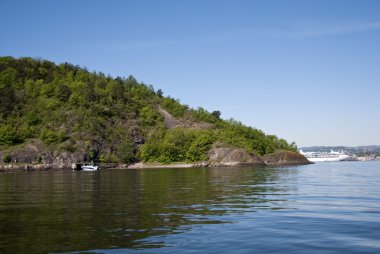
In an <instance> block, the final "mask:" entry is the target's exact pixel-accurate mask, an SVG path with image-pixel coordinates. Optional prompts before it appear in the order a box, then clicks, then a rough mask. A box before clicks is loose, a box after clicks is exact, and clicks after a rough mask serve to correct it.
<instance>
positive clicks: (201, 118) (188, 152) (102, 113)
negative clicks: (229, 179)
mask: <svg viewBox="0 0 380 254" xmlns="http://www.w3.org/2000/svg"><path fill="white" fill-rule="evenodd" d="M0 160H1V165H0V171H6V170H7V169H10V168H11V169H16V168H21V169H31V170H46V169H55V168H57V169H63V168H71V167H73V165H75V164H77V163H86V162H93V163H96V164H100V165H103V166H104V167H122V168H144V167H168V166H173V167H175V166H178V167H189V166H191V167H207V166H209V167H236V166H258V165H260V166H261V165H271V166H272V165H300V164H308V163H310V162H309V161H308V160H307V159H306V158H305V157H304V156H302V155H300V154H299V153H298V151H297V146H296V144H295V143H294V142H292V143H288V142H287V141H286V140H284V139H282V138H278V137H277V136H275V135H268V134H265V133H264V132H263V131H261V130H259V129H256V128H253V127H250V126H245V125H244V124H242V123H241V122H239V121H236V120H234V119H228V120H226V119H223V118H221V112H220V111H218V110H215V111H213V112H208V111H207V110H205V109H204V108H202V107H199V108H191V107H189V106H188V105H184V104H181V103H180V101H179V100H177V99H174V98H171V97H170V96H165V95H164V93H163V91H162V90H161V89H158V90H155V89H154V88H153V86H152V85H147V84H144V83H142V82H138V81H137V80H136V79H135V78H134V77H133V76H129V77H127V78H124V77H116V78H114V77H111V76H110V75H105V74H104V73H102V72H90V71H88V70H87V69H86V68H84V67H80V66H77V65H73V64H70V63H62V64H55V63H53V62H51V61H47V60H43V59H33V58H28V57H23V58H18V59H16V58H13V57H9V56H8V57H0Z"/></svg>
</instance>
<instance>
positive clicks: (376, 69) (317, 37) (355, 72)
mask: <svg viewBox="0 0 380 254" xmlns="http://www.w3.org/2000/svg"><path fill="white" fill-rule="evenodd" d="M0 9H1V16H0V27H1V33H0V55H11V56H14V57H22V56H31V57H41V58H44V59H48V60H51V61H54V62H56V63H61V62H70V63H73V64H78V65H81V66H86V67H87V68H88V69H89V70H97V71H102V72H104V73H107V74H111V75H112V76H129V75H133V76H135V77H136V78H137V79H138V80H140V81H143V82H145V83H147V84H152V85H153V86H154V87H155V88H156V89H158V88H161V89H162V90H163V91H164V93H165V94H166V95H170V96H171V97H174V98H178V99H180V101H181V102H182V103H185V104H188V105H190V106H191V107H198V106H202V107H204V108H206V109H207V110H209V111H213V110H220V111H221V112H222V117H224V118H230V117H232V118H234V119H237V120H240V121H242V122H243V123H245V124H247V125H250V126H253V127H256V128H259V129H262V130H263V131H265V132H266V133H268V134H276V135H278V136H279V137H283V138H285V139H287V140H288V141H290V142H291V141H295V142H296V143H297V144H298V146H310V145H352V146H354V145H370V144H380V1H371V0H357V1H348V0H340V1H338V0H337V1H334V0H326V1H324V0H316V1H312V0H302V1H296V0H291V1H290V0H289V1H283V0H278V1H271V0H262V1H254V0H247V1H238V0H229V1H222V0H213V1H207V0H188V1H181V0H172V1H169V0H162V1H160V0H151V1H144V0H142V1H141V0H139V1H116V0H114V1H105V0H104V1H79V0H75V1H74V0H65V1H63V0H62V1H17V0H0Z"/></svg>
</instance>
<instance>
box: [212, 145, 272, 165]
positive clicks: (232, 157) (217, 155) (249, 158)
mask: <svg viewBox="0 0 380 254" xmlns="http://www.w3.org/2000/svg"><path fill="white" fill-rule="evenodd" d="M208 155H209V162H210V164H209V166H210V167H236V166H257V165H265V164H264V162H263V160H262V159H261V158H260V157H259V156H258V155H256V154H253V153H249V152H247V151H246V150H244V149H242V148H233V147H225V146H220V147H218V146H217V145H214V146H213V147H212V148H211V149H210V151H209V154H208Z"/></svg>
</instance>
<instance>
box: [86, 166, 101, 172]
mask: <svg viewBox="0 0 380 254" xmlns="http://www.w3.org/2000/svg"><path fill="white" fill-rule="evenodd" d="M98 169H99V167H98V166H93V165H83V166H82V170H83V171H96V170H98Z"/></svg>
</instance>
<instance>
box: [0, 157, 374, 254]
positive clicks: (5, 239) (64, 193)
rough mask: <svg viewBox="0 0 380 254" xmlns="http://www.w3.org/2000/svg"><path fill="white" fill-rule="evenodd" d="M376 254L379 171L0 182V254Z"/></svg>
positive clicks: (55, 176) (358, 166)
mask: <svg viewBox="0 0 380 254" xmlns="http://www.w3.org/2000/svg"><path fill="white" fill-rule="evenodd" d="M67 252H69V253H113V254H114V253H380V162H376V161H373V162H332V163H329V162H326V163H319V164H313V165H306V166H289V167H273V168H268V167H267V168H198V169H144V170H101V171H99V172H73V171H54V172H17V173H1V174H0V253H67Z"/></svg>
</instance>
